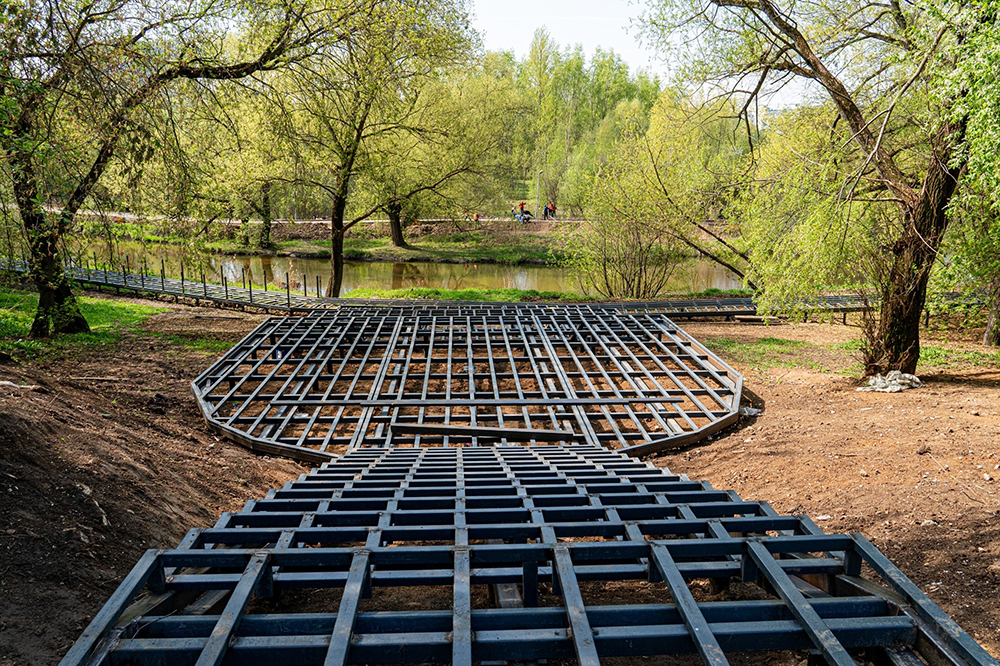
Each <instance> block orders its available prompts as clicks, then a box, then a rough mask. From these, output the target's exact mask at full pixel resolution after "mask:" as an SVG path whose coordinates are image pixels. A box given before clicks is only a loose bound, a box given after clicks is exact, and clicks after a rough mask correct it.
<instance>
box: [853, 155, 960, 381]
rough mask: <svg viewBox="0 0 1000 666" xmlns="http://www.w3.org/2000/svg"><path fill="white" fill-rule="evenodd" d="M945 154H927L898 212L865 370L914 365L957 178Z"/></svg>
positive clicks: (913, 369)
mask: <svg viewBox="0 0 1000 666" xmlns="http://www.w3.org/2000/svg"><path fill="white" fill-rule="evenodd" d="M947 157H948V155H947V154H945V155H943V156H935V157H934V158H932V163H931V165H930V167H929V169H928V172H927V175H926V177H925V178H924V183H923V187H922V188H921V190H920V194H919V196H918V198H917V200H916V202H915V204H914V205H913V206H911V207H908V208H907V210H906V211H905V212H904V225H905V227H904V228H905V231H904V233H903V235H902V237H901V238H900V239H899V240H898V241H896V244H895V245H894V246H893V247H892V248H890V249H889V251H891V252H892V254H893V255H894V256H893V257H892V258H891V259H890V262H889V272H888V275H887V276H886V279H885V280H884V281H883V284H882V294H881V298H882V302H881V303H880V304H879V305H880V308H879V312H878V321H877V324H876V325H875V327H874V330H873V331H872V333H873V335H872V336H871V339H870V341H869V349H868V350H867V353H866V354H865V372H866V373H867V374H869V375H872V374H877V373H886V372H889V371H891V370H899V371H901V372H908V373H915V372H916V370H917V362H918V361H919V360H920V316H921V313H922V312H923V309H924V303H925V301H926V300H927V281H928V278H929V277H930V273H931V268H932V267H933V265H934V261H935V259H936V257H937V252H938V249H939V248H940V247H941V241H942V240H943V238H944V232H945V229H947V226H948V215H947V206H948V202H949V201H950V200H951V197H952V195H953V194H954V193H955V188H956V186H957V184H958V176H959V170H957V169H949V168H948V167H947V163H948V159H947Z"/></svg>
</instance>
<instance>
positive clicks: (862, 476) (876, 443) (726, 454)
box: [654, 322, 1000, 656]
mask: <svg viewBox="0 0 1000 666" xmlns="http://www.w3.org/2000/svg"><path fill="white" fill-rule="evenodd" d="M682 326H683V327H684V328H685V329H686V330H687V331H688V332H689V333H691V334H692V335H694V336H695V337H696V338H698V339H699V340H700V341H701V342H703V343H705V344H706V345H707V346H708V347H709V348H712V340H713V339H718V338H727V339H730V340H736V341H739V342H742V343H753V342H755V341H758V340H761V339H763V338H780V339H787V340H798V341H803V342H807V343H811V344H810V348H809V349H807V350H805V351H801V352H797V353H798V354H799V355H800V359H799V361H800V362H805V363H807V364H810V365H812V366H814V368H815V369H803V368H802V367H767V365H766V364H765V365H764V366H763V367H752V366H750V365H748V364H746V363H741V362H739V361H734V360H732V359H727V360H730V362H732V363H733V365H734V366H735V367H736V368H737V369H738V370H739V371H740V372H742V373H743V375H744V378H745V386H746V388H747V389H749V391H750V392H752V393H753V394H755V395H756V396H757V397H758V398H759V400H755V402H756V403H757V406H763V407H764V412H763V414H761V415H760V416H758V417H756V418H754V419H746V420H744V421H741V423H740V424H739V426H737V427H736V428H735V429H732V430H729V431H726V432H724V433H722V434H721V436H720V437H718V438H717V439H715V440H714V441H710V442H703V443H702V444H700V445H698V446H695V447H691V448H689V449H686V450H683V451H679V452H674V453H671V454H670V455H664V456H661V457H659V458H657V459H656V460H655V461H654V463H655V464H656V465H658V466H666V467H669V468H670V469H671V470H672V471H674V472H675V473H684V474H687V475H688V476H690V477H691V478H693V479H707V480H708V481H710V482H711V483H712V485H714V486H715V487H717V488H724V489H728V488H732V489H734V490H736V491H737V492H738V493H739V494H740V495H741V496H742V497H743V498H745V499H748V500H765V501H768V502H770V503H771V505H772V506H773V507H774V508H775V509H777V510H778V511H779V512H780V513H784V514H802V513H804V514H807V515H809V516H811V517H812V518H813V519H814V520H816V521H817V524H818V525H819V526H820V527H822V528H823V529H824V530H825V531H827V532H833V533H844V532H860V533H862V534H864V535H865V536H866V537H867V538H868V539H870V540H871V541H872V542H873V543H874V544H875V545H876V546H878V547H879V548H880V549H881V550H882V551H883V552H884V553H885V554H886V555H888V556H889V558H890V559H891V560H892V561H893V562H894V563H895V564H896V565H897V566H898V567H899V568H900V569H902V570H903V572H904V573H905V574H906V575H907V576H909V577H910V578H911V579H912V580H913V581H914V582H915V583H917V585H919V586H920V588H921V589H922V590H924V591H925V592H927V593H928V594H929V595H930V597H931V598H932V599H933V600H934V601H935V602H937V603H938V604H939V605H940V606H941V607H942V608H944V610H945V611H946V612H948V613H949V614H950V615H951V616H952V617H954V618H955V619H956V620H957V621H958V622H959V623H960V624H961V625H962V627H963V628H965V629H966V631H968V632H969V633H971V634H972V636H973V637H975V638H976V639H977V640H978V641H979V642H980V643H981V644H982V645H983V647H985V648H986V649H987V650H988V651H989V652H990V653H991V654H992V655H994V656H1000V603H998V592H1000V368H997V367H973V366H966V367H963V366H962V365H960V364H959V365H957V366H955V367H944V368H943V367H933V366H924V367H921V368H920V370H919V374H920V376H921V378H922V379H923V381H924V382H925V383H926V386H925V387H924V388H920V389H915V390H911V391H904V392H901V393H891V394H886V393H866V392H858V391H857V390H856V389H857V387H858V386H859V385H860V384H861V381H860V380H859V379H858V378H857V377H856V376H855V377H852V376H845V375H842V374H838V373H837V372H836V371H837V370H838V369H844V368H846V367H849V366H850V365H851V362H852V359H851V354H852V353H851V352H848V351H842V350H839V349H835V348H833V346H834V345H837V344H842V343H846V342H848V341H850V340H852V339H856V338H858V337H860V331H859V330H858V329H857V328H855V327H851V326H840V325H836V326H831V325H829V324H799V325H795V326H787V325H786V326H777V327H775V326H752V325H745V324H727V323H721V322H692V323H689V324H682ZM981 337H982V330H981V329H980V330H964V331H962V330H950V331H945V332H928V333H927V334H925V336H924V340H923V342H924V344H925V345H926V344H933V345H935V346H941V347H944V348H946V349H948V348H952V349H956V350H979V351H984V352H989V351H991V350H989V349H988V348H985V347H982V346H981V345H979V344H978V342H977V341H978V340H980V339H981ZM812 345H816V348H813V347H812ZM722 356H723V357H724V358H725V357H726V356H727V355H726V354H722ZM922 447H924V448H922ZM925 448H926V449H927V450H926V452H924V453H919V452H920V451H924V450H925ZM987 477H988V478H987Z"/></svg>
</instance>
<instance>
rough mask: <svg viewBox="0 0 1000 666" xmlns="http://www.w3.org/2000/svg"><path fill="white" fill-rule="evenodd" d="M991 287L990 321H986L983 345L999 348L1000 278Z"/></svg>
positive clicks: (995, 279) (994, 280)
mask: <svg viewBox="0 0 1000 666" xmlns="http://www.w3.org/2000/svg"><path fill="white" fill-rule="evenodd" d="M990 287H991V288H990V293H989V299H990V302H989V319H987V320H986V333H985V334H983V344H984V345H990V346H992V347H998V346H1000V276H998V277H996V278H994V279H993V284H992V285H990Z"/></svg>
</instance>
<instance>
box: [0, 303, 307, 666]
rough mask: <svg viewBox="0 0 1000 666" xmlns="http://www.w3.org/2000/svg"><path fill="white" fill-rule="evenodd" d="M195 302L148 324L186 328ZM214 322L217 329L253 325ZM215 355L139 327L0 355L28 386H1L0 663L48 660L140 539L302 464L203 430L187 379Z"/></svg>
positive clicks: (8, 373) (3, 377) (144, 544)
mask: <svg viewBox="0 0 1000 666" xmlns="http://www.w3.org/2000/svg"><path fill="white" fill-rule="evenodd" d="M197 312H198V311H196V310H185V309H183V308H178V309H177V310H174V311H172V312H170V313H164V315H161V316H158V317H157V318H154V320H152V321H151V322H150V324H149V326H150V327H151V328H153V329H155V328H156V326H157V321H158V320H162V321H163V323H165V324H166V323H169V325H170V326H171V327H174V326H177V325H178V322H179V320H182V319H187V323H188V325H189V328H188V330H191V328H192V327H193V326H195V325H197V324H198V323H199V322H200V323H205V322H204V320H195V319H194V314H195V313H197ZM226 321H227V323H228V324H235V325H234V326H231V328H232V329H233V330H232V332H229V333H226V332H220V333H219V334H218V337H226V336H229V337H233V338H234V340H236V339H239V337H240V336H241V335H242V334H243V333H245V332H246V331H247V330H249V328H250V327H252V325H253V322H252V321H246V322H240V321H230V320H226ZM213 356H214V353H211V352H203V351H196V350H192V349H188V348H186V347H184V346H178V345H177V343H176V341H173V342H172V341H170V340H167V339H164V338H162V337H155V336H150V335H142V334H139V335H128V336H126V338H125V339H123V340H122V341H121V342H120V343H119V344H117V345H116V346H115V348H114V349H101V350H88V351H87V352H85V353H80V354H79V355H78V356H74V355H72V354H67V355H66V356H64V357H60V358H58V359H53V360H48V361H44V362H42V363H38V364H31V365H30V366H28V367H23V366H12V365H10V364H6V365H0V381H7V382H11V383H13V384H17V385H21V386H24V385H28V386H31V385H34V386H37V387H38V388H36V389H33V390H32V389H27V388H15V387H11V386H8V385H0V665H3V666H12V665H14V664H18V665H20V664H32V665H34V664H53V663H56V662H58V660H59V659H60V658H61V657H62V654H63V653H64V652H65V651H66V649H68V647H69V646H70V645H71V644H72V642H73V641H74V640H76V638H77V637H78V636H79V634H80V632H81V631H82V630H83V628H84V627H85V626H86V624H87V622H89V620H90V619H91V618H92V617H93V615H94V614H95V613H96V612H97V611H98V610H99V609H100V608H101V606H102V605H103V604H104V602H105V601H106V600H107V598H108V596H110V594H111V593H112V592H113V591H114V590H115V588H116V587H117V586H118V584H119V583H120V582H121V579H122V578H123V577H124V576H125V575H126V574H127V573H128V571H129V570H130V569H131V567H132V566H133V565H134V564H135V562H136V561H137V560H138V559H139V557H140V555H141V554H142V552H143V551H144V550H145V549H147V548H161V547H172V546H174V545H176V543H177V542H178V541H179V540H180V539H181V538H182V537H183V536H184V534H185V532H186V531H187V530H188V529H189V528H191V527H207V526H211V525H212V524H213V523H214V522H215V520H216V518H217V517H218V515H219V513H221V512H222V511H225V510H235V509H238V508H239V507H241V506H242V505H243V504H244V502H245V501H246V500H247V499H250V498H254V497H260V496H262V495H263V494H264V493H266V491H267V490H268V489H269V488H273V487H275V486H280V485H282V484H283V483H284V482H285V481H287V480H289V479H292V478H295V477H296V476H297V475H298V474H299V473H300V472H301V471H303V468H302V467H300V466H298V465H296V464H294V463H291V462H287V461H283V460H264V459H262V458H260V457H258V456H255V455H253V454H251V453H249V452H247V451H244V450H243V449H241V448H239V447H236V446H232V445H229V444H227V443H225V442H222V443H220V442H218V441H217V440H216V439H215V437H213V436H212V435H210V434H208V433H207V431H206V430H205V428H204V427H203V425H202V420H201V416H200V414H199V413H198V412H197V409H196V407H195V405H194V400H193V399H192V397H191V395H190V390H189V387H188V384H189V382H190V380H191V378H192V377H193V376H194V375H195V374H196V373H198V372H200V371H201V370H202V369H204V368H205V367H207V365H208V363H209V362H210V360H211V358H212V357H213ZM74 378H77V379H74ZM112 378H118V380H117V381H111V379H112Z"/></svg>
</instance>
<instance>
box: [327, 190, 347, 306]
mask: <svg viewBox="0 0 1000 666" xmlns="http://www.w3.org/2000/svg"><path fill="white" fill-rule="evenodd" d="M346 208H347V198H346V197H344V196H337V197H335V198H334V201H333V211H332V213H331V214H330V268H331V271H330V288H329V289H328V291H327V294H326V295H327V297H328V298H340V289H341V287H343V285H344V210H345V209H346Z"/></svg>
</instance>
